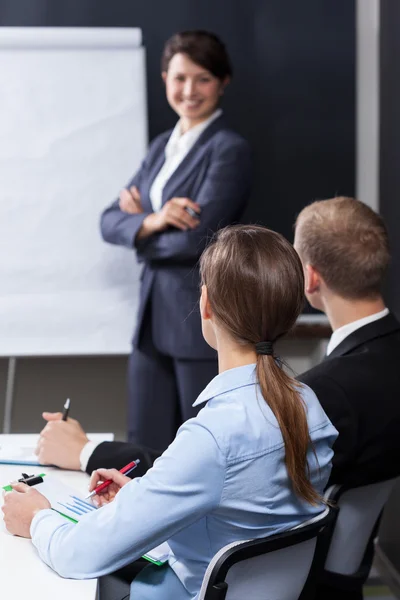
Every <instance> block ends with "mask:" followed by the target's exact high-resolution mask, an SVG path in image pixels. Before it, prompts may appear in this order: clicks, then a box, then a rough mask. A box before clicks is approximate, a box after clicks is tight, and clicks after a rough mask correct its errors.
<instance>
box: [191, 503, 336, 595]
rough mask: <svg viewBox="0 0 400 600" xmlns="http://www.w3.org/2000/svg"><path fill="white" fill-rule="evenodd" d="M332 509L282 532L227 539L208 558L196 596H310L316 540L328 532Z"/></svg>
mask: <svg viewBox="0 0 400 600" xmlns="http://www.w3.org/2000/svg"><path fill="white" fill-rule="evenodd" d="M336 512H337V510H336V509H335V508H329V507H328V508H326V510H325V511H324V512H322V513H320V514H319V515H317V516H316V517H314V518H312V519H310V520H308V521H306V522H305V523H303V524H301V525H299V526H297V527H295V528H293V529H290V530H288V531H284V532H283V533H279V534H276V535H272V536H269V537H266V538H261V539H255V540H248V541H244V542H243V541H242V542H234V543H232V544H228V545H227V546H225V547H224V548H222V549H221V550H220V551H219V552H218V553H217V554H216V555H215V556H214V558H213V559H212V561H211V562H210V564H209V566H208V568H207V571H206V573H205V575H204V578H203V584H202V586H201V590H200V593H199V596H198V600H245V599H246V598H249V600H250V599H251V600H298V599H299V598H300V596H301V600H311V599H312V598H313V596H314V593H313V592H314V588H313V583H312V581H311V580H315V578H316V576H317V571H318V570H319V569H322V567H323V563H320V564H319V565H318V560H320V557H317V554H318V553H317V554H316V553H315V548H316V543H317V540H320V539H321V538H322V537H324V536H329V537H330V535H331V532H330V527H332V526H333V524H334V521H335V519H336ZM310 573H311V574H312V575H310Z"/></svg>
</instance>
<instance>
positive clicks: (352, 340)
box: [326, 313, 400, 360]
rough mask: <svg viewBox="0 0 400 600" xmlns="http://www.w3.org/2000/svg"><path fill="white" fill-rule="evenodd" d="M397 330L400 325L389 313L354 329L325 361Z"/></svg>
mask: <svg viewBox="0 0 400 600" xmlns="http://www.w3.org/2000/svg"><path fill="white" fill-rule="evenodd" d="M397 330H400V323H399V322H398V321H397V319H396V318H395V317H394V315H392V314H391V313H389V314H388V315H386V317H383V318H382V319H378V320H377V321H373V322H372V323H369V324H368V325H364V327H360V328H359V329H356V331H354V332H353V333H351V334H350V335H348V336H347V337H346V338H345V339H344V340H343V342H341V343H340V344H339V345H338V346H336V348H334V349H333V350H332V352H331V353H330V354H329V356H327V357H326V360H329V359H331V358H335V357H336V356H343V355H344V354H347V353H348V352H351V351H352V350H354V349H355V348H357V347H358V346H361V345H362V344H365V343H366V342H369V341H370V340H372V339H375V338H378V337H383V336H385V335H388V334H389V333H393V332H394V331H397Z"/></svg>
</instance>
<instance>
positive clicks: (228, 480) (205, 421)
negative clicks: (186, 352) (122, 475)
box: [31, 364, 337, 600]
mask: <svg viewBox="0 0 400 600" xmlns="http://www.w3.org/2000/svg"><path fill="white" fill-rule="evenodd" d="M301 393H302V397H303V400H304V402H305V406H306V410H307V418H308V424H309V430H310V435H311V439H312V441H313V444H314V449H315V454H316V457H317V460H318V465H317V464H316V460H315V456H314V454H313V452H312V450H310V452H309V456H308V460H309V465H310V469H311V478H312V482H313V484H314V486H315V488H316V489H317V490H318V492H320V493H322V492H323V489H324V487H325V485H326V483H327V481H328V477H329V473H330V469H331V459H332V454H333V452H332V449H331V447H332V444H333V442H334V440H335V439H336V437H337V431H336V429H335V428H334V427H333V425H332V424H331V422H330V421H329V419H328V417H327V416H326V414H325V413H324V411H323V410H322V408H321V406H320V404H319V402H318V400H317V398H316V396H315V394H314V393H313V391H312V390H311V389H310V388H308V387H306V386H304V387H303V388H302V391H301ZM203 402H207V404H206V406H205V407H204V408H203V409H202V410H201V411H200V412H199V414H198V416H197V417H196V418H194V419H190V420H189V421H187V422H186V423H184V424H183V425H182V426H181V427H180V429H179V431H178V434H177V436H176V438H175V440H174V442H173V443H172V444H171V445H170V446H169V448H168V449H167V450H166V451H165V452H164V454H163V455H162V456H161V457H160V458H159V459H158V460H156V462H155V463H154V466H153V467H152V468H151V469H150V470H149V471H148V472H147V473H146V475H145V476H144V477H141V478H136V479H134V480H133V481H132V482H130V483H128V484H127V485H125V486H124V487H123V488H122V489H121V491H120V492H119V493H118V495H117V496H116V498H115V500H114V501H113V502H112V503H111V504H108V505H107V506H105V507H102V508H100V509H99V510H97V511H95V512H93V513H90V514H88V515H87V516H85V517H84V518H83V519H82V520H81V521H80V522H79V523H78V524H76V525H74V524H72V523H70V522H68V521H67V520H66V519H65V518H63V517H61V516H60V515H58V514H57V513H55V512H54V511H52V510H43V511H40V512H39V513H38V514H37V515H36V516H35V518H34V519H33V521H32V526H31V535H32V541H33V544H34V545H35V546H36V548H37V550H38V552H39V554H40V557H41V558H42V559H43V560H44V561H45V562H46V563H47V564H48V565H49V566H50V567H52V568H53V569H54V570H55V571H57V573H59V574H60V575H61V576H63V577H70V578H76V579H84V578H92V577H99V576H100V575H104V574H106V573H110V572H112V571H115V570H116V569H119V568H120V567H122V566H123V565H126V564H127V563H129V562H131V561H133V560H135V559H136V558H138V557H140V556H141V555H142V554H144V553H145V552H147V551H149V550H150V549H152V548H154V547H155V546H157V545H158V544H160V543H161V542H164V541H166V540H168V543H169V546H170V548H171V553H170V557H169V567H167V568H166V569H163V570H162V573H163V574H162V576H161V571H160V577H158V575H157V576H156V577H157V578H158V579H159V580H160V583H157V584H155V585H154V589H153V591H152V592H151V593H150V595H149V596H148V597H149V598H152V599H154V600H156V599H157V600H158V599H161V598H162V599H163V600H188V599H193V598H195V597H196V595H197V593H198V592H199V589H200V587H201V581H202V578H203V575H204V572H205V570H206V568H207V565H208V563H209V562H210V560H211V558H212V557H213V555H214V554H215V553H216V552H218V550H220V548H222V547H223V546H225V545H226V544H229V543H230V542H233V541H237V540H247V539H250V538H258V537H263V536H266V535H270V534H271V535H272V534H274V533H277V532H279V531H281V530H284V529H288V528H290V527H293V526H295V525H298V524H299V523H301V522H302V521H305V520H306V519H308V518H310V516H312V515H313V514H316V513H318V512H321V510H322V509H323V508H322V506H317V507H313V506H310V505H308V504H306V503H304V502H302V501H300V500H299V499H298V498H297V497H296V496H295V495H294V493H293V491H292V489H291V485H290V484H289V481H288V476H287V471H286V467H285V463H284V444H283V440H282V436H281V433H280V429H279V427H278V424H277V421H276V419H275V417H274V415H273V413H272V412H271V410H270V408H269V407H268V405H267V403H266V402H265V400H264V399H263V397H262V395H261V391H260V388H259V386H258V384H256V382H255V365H254V364H253V365H246V366H244V367H239V368H236V369H231V370H228V371H224V372H223V373H221V374H219V375H217V377H215V378H214V379H213V380H212V381H211V383H210V384H209V385H208V386H207V387H206V389H205V390H204V391H203V392H202V393H201V394H200V396H199V397H198V399H197V400H196V402H195V404H196V405H197V404H200V403H203ZM171 570H172V571H173V572H172V571H171ZM133 598H135V596H134V595H133ZM139 598H141V596H139ZM146 598H147V595H146Z"/></svg>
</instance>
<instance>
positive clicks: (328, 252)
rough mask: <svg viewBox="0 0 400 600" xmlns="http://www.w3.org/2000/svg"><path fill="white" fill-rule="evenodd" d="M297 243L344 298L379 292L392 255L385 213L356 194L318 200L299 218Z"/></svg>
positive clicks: (373, 295)
mask: <svg viewBox="0 0 400 600" xmlns="http://www.w3.org/2000/svg"><path fill="white" fill-rule="evenodd" d="M296 246H297V249H298V251H299V253H300V256H301V258H302V261H303V262H304V263H309V264H310V265H312V266H313V267H314V268H315V269H316V270H317V271H318V272H319V273H320V275H321V277H323V279H324V281H325V283H326V285H327V286H328V287H329V288H330V289H331V290H332V291H333V292H335V293H337V294H339V295H340V296H342V297H343V298H350V299H362V298H375V297H377V296H379V294H380V293H381V288H382V284H383V280H384V276H385V274H386V271H387V267H388V264H389V260H390V249H389V240H388V234H387V231H386V227H385V224H384V222H383V220H382V218H381V217H380V216H379V215H378V214H376V213H375V212H374V211H373V210H372V209H371V208H369V207H368V206H367V205H366V204H363V203H362V202H360V201H359V200H355V199H354V198H346V197H338V198H332V199H330V200H320V201H318V202H313V203H312V204H310V205H309V206H307V207H306V208H304V209H303V210H302V211H301V213H300V214H299V216H298V217H297V220H296Z"/></svg>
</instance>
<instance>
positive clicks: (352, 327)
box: [326, 308, 389, 356]
mask: <svg viewBox="0 0 400 600" xmlns="http://www.w3.org/2000/svg"><path fill="white" fill-rule="evenodd" d="M388 314H389V309H388V308H384V309H383V310H381V311H379V312H377V313H374V314H373V315H369V316H368V317H363V318H362V319H357V321H353V322H352V323H347V325H343V327H339V329H336V331H334V332H333V333H332V335H331V339H330V340H329V343H328V347H327V349H326V355H327V356H329V354H330V353H331V352H333V350H334V349H335V348H336V347H337V346H339V344H341V343H342V342H343V340H344V339H345V338H347V336H349V335H350V334H351V333H353V332H354V331H357V329H360V327H364V325H368V324H369V323H373V322H374V321H378V319H383V317H386V315H388Z"/></svg>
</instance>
